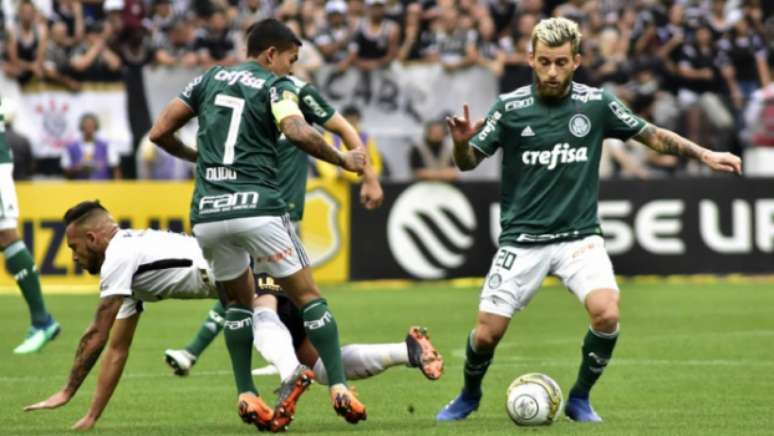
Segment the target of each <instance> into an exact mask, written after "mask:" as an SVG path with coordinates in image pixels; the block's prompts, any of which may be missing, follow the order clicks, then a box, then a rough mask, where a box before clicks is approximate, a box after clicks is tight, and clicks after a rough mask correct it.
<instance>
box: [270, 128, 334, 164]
mask: <svg viewBox="0 0 774 436" xmlns="http://www.w3.org/2000/svg"><path fill="white" fill-rule="evenodd" d="M280 127H281V129H282V133H284V134H285V136H286V137H287V138H288V139H289V140H290V141H291V142H292V143H293V144H296V145H297V146H298V147H299V148H301V149H302V150H304V151H305V152H307V153H309V154H310V155H312V156H314V157H316V158H318V159H322V160H324V161H326V162H330V163H332V164H334V165H338V166H341V165H342V164H343V162H344V160H343V158H342V156H341V154H340V153H339V151H338V150H336V149H335V148H333V147H332V146H331V145H330V144H328V143H327V142H326V141H325V138H323V137H322V136H321V135H320V134H319V133H317V131H316V130H314V129H313V128H312V127H310V126H309V124H307V123H306V121H304V120H303V118H301V117H298V116H290V117H285V118H284V119H283V120H282V121H280Z"/></svg>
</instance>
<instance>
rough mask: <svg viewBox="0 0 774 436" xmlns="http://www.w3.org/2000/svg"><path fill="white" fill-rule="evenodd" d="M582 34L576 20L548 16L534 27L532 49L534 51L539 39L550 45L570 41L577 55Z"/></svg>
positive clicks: (553, 45)
mask: <svg viewBox="0 0 774 436" xmlns="http://www.w3.org/2000/svg"><path fill="white" fill-rule="evenodd" d="M582 36H583V35H581V32H580V29H579V28H578V24H577V23H576V22H575V21H572V20H569V19H567V18H564V17H553V18H546V19H543V20H540V22H539V23H537V24H536V25H535V27H534V28H533V29H532V46H531V47H530V49H531V50H532V52H533V53H534V52H535V47H536V45H537V42H538V41H540V42H542V43H543V44H545V45H547V46H549V47H559V46H561V45H563V44H564V43H566V42H569V43H570V46H571V49H572V54H573V56H575V55H576V54H578V53H579V52H580V43H581V37H582Z"/></svg>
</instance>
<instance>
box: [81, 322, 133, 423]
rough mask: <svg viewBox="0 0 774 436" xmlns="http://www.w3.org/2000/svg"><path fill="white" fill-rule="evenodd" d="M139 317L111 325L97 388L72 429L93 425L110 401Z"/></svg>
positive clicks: (127, 355)
mask: <svg viewBox="0 0 774 436" xmlns="http://www.w3.org/2000/svg"><path fill="white" fill-rule="evenodd" d="M139 319H140V314H139V313H135V314H134V315H132V316H130V317H129V318H125V319H119V320H117V321H116V322H115V324H114V325H113V329H112V331H111V333H110V344H109V345H108V348H107V351H106V352H105V356H104V357H103V358H102V365H101V367H100V371H99V378H98V379H97V389H96V391H95V392H94V398H93V399H92V400H91V406H89V410H88V412H86V415H85V416H84V417H83V418H81V419H80V420H78V422H76V423H75V425H73V427H72V429H73V430H88V429H90V428H92V427H94V424H95V423H96V422H97V420H98V419H99V417H100V416H102V412H103V411H104V410H105V407H106V406H107V403H108V401H110V397H111V396H112V395H113V392H114V391H115V389H116V386H118V381H119V380H120V379H121V374H122V373H123V372H124V366H125V365H126V360H127V358H128V357H129V347H130V346H131V345H132V338H134V332H135V330H136V328H137V321H139Z"/></svg>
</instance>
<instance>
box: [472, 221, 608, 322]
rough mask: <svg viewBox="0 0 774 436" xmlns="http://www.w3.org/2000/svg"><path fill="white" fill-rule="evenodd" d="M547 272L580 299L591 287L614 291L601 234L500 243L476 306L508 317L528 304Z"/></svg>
mask: <svg viewBox="0 0 774 436" xmlns="http://www.w3.org/2000/svg"><path fill="white" fill-rule="evenodd" d="M548 274H553V275H555V276H557V277H559V278H560V279H561V280H562V282H563V283H564V285H565V286H566V287H567V289H569V290H570V292H572V293H573V294H575V296H576V297H578V299H579V300H580V301H581V303H583V302H584V301H585V300H586V296H587V295H588V294H589V293H590V292H591V291H593V290H595V289H613V290H615V291H618V285H617V284H616V282H615V274H614V273H613V264H612V263H611V262H610V257H608V255H607V251H605V240H604V239H603V238H602V237H601V236H597V235H592V236H587V237H585V238H583V239H578V240H574V241H566V242H557V243H554V244H545V245H529V246H525V245H521V246H508V247H500V249H499V250H497V254H495V257H494V259H493V260H492V267H491V268H490V270H489V274H487V276H486V281H485V282H484V287H483V288H482V289H481V302H480V304H479V310H480V311H482V312H488V313H492V314H495V315H500V316H504V317H506V318H510V317H512V316H513V313H514V312H518V311H520V310H522V309H523V308H525V307H526V306H527V304H529V301H530V300H531V299H532V297H534V296H535V294H536V293H537V291H538V289H539V288H540V285H541V284H542V283H543V279H544V278H545V277H546V275H548Z"/></svg>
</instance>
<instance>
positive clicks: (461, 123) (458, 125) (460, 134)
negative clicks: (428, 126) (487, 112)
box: [446, 104, 484, 144]
mask: <svg viewBox="0 0 774 436" xmlns="http://www.w3.org/2000/svg"><path fill="white" fill-rule="evenodd" d="M463 111H464V116H462V117H459V116H454V117H446V123H447V124H448V125H449V131H450V132H451V135H452V139H453V140H454V143H455V144H461V143H467V142H468V141H469V140H470V138H472V137H473V135H475V134H476V132H478V131H479V130H481V127H483V126H484V120H483V119H482V120H478V121H476V122H475V123H471V122H470V109H469V108H468V105H467V104H466V105H464V106H463Z"/></svg>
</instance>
